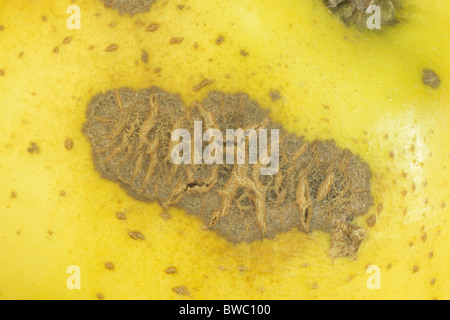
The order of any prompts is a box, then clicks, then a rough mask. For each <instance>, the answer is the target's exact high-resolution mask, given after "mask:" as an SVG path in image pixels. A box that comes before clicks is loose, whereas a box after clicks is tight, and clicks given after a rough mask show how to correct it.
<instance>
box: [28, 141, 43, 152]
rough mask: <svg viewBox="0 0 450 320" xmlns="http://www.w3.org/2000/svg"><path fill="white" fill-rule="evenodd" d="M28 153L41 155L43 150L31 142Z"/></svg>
mask: <svg viewBox="0 0 450 320" xmlns="http://www.w3.org/2000/svg"><path fill="white" fill-rule="evenodd" d="M27 151H28V152H29V153H31V154H39V153H41V149H40V148H39V146H38V145H37V143H36V142H30V146H29V147H28V149H27Z"/></svg>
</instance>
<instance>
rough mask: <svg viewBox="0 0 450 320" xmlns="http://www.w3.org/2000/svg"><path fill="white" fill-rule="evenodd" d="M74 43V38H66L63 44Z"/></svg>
mask: <svg viewBox="0 0 450 320" xmlns="http://www.w3.org/2000/svg"><path fill="white" fill-rule="evenodd" d="M71 41H72V37H65V38H64V40H63V44H69V43H70V42H71Z"/></svg>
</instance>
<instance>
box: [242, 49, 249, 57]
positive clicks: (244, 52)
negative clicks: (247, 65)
mask: <svg viewBox="0 0 450 320" xmlns="http://www.w3.org/2000/svg"><path fill="white" fill-rule="evenodd" d="M240 54H241V56H243V57H246V56H248V55H249V53H248V52H247V51H245V50H244V49H242V50H241V51H240Z"/></svg>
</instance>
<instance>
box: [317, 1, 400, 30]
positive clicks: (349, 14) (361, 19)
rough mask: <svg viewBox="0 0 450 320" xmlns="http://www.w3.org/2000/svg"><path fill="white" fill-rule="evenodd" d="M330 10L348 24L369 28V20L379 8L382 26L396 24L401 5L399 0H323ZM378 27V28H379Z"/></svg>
mask: <svg viewBox="0 0 450 320" xmlns="http://www.w3.org/2000/svg"><path fill="white" fill-rule="evenodd" d="M323 1H324V3H325V5H326V6H327V7H328V9H329V10H330V12H332V13H333V14H335V15H337V16H338V17H339V18H340V19H341V20H342V21H343V22H344V23H345V24H346V25H348V26H355V27H358V28H367V21H368V19H370V18H371V17H373V15H374V14H378V13H377V12H375V11H373V10H371V9H372V8H374V6H376V7H377V8H379V14H380V16H379V20H380V25H381V26H383V25H384V26H386V25H391V26H392V25H395V24H396V23H397V22H398V21H397V18H396V10H397V9H398V8H399V7H400V6H399V3H398V2H399V0H323ZM377 29H378V28H377Z"/></svg>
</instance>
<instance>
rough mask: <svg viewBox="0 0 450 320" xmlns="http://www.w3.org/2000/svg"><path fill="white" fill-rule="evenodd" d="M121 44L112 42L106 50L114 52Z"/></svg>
mask: <svg viewBox="0 0 450 320" xmlns="http://www.w3.org/2000/svg"><path fill="white" fill-rule="evenodd" d="M117 48H119V46H118V45H117V44H114V43H111V44H110V45H109V46H108V47H107V48H106V49H105V51H106V52H113V51H116V50H117Z"/></svg>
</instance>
